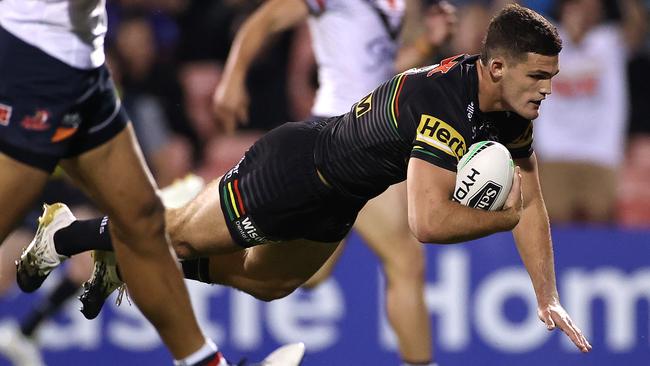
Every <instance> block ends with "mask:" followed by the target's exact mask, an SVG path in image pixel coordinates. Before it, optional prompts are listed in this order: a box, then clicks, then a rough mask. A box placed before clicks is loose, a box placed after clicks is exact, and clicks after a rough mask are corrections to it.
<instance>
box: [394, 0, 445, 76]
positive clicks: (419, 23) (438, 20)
mask: <svg viewBox="0 0 650 366" xmlns="http://www.w3.org/2000/svg"><path fill="white" fill-rule="evenodd" d="M456 22H457V17H456V8H455V7H454V6H453V5H452V4H451V3H449V2H447V1H445V0H443V1H440V2H438V3H437V4H432V5H428V6H426V7H425V6H423V4H422V1H420V0H407V1H406V12H405V15H404V26H403V28H402V32H401V34H400V43H401V44H402V46H401V47H400V49H399V51H398V53H397V58H396V60H395V70H397V71H398V72H401V71H404V70H407V69H410V68H412V67H418V66H422V65H423V64H425V63H428V62H429V61H430V59H431V57H432V56H433V55H434V54H435V53H436V52H438V50H439V49H440V47H441V46H442V45H443V44H444V43H445V42H446V41H447V40H448V39H449V38H450V37H451V35H452V34H453V31H454V28H455V25H456Z"/></svg>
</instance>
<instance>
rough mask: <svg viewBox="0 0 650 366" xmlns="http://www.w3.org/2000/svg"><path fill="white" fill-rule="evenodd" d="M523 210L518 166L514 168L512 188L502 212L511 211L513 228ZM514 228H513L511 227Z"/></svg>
mask: <svg viewBox="0 0 650 366" xmlns="http://www.w3.org/2000/svg"><path fill="white" fill-rule="evenodd" d="M523 209H524V197H523V194H522V191H521V168H519V167H518V166H516V167H515V174H514V175H513V177H512V188H510V193H509V194H508V197H507V198H506V202H505V203H504V204H503V210H504V211H508V210H512V211H513V214H515V215H516V217H515V218H514V219H515V220H514V221H515V223H514V224H515V226H516V225H517V223H518V222H519V218H520V217H521V212H522V210H523ZM513 227H514V226H513Z"/></svg>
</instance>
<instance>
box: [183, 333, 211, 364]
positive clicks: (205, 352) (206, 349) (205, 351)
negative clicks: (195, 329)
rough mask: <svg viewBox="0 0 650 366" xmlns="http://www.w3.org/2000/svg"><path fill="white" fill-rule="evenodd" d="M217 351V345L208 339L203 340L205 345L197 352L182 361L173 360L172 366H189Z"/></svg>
mask: <svg viewBox="0 0 650 366" xmlns="http://www.w3.org/2000/svg"><path fill="white" fill-rule="evenodd" d="M217 351H218V348H217V345H216V344H214V342H212V340H211V339H210V338H206V339H205V344H204V345H203V346H202V347H201V348H199V349H198V351H196V352H194V353H192V354H191V355H189V356H187V357H185V358H184V359H182V360H174V366H190V365H194V364H195V363H197V362H199V361H201V360H203V359H205V358H206V357H209V356H211V355H213V354H215V353H216V352H217Z"/></svg>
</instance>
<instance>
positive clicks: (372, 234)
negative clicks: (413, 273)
mask: <svg viewBox="0 0 650 366" xmlns="http://www.w3.org/2000/svg"><path fill="white" fill-rule="evenodd" d="M406 205H407V203H406V184H405V183H404V182H403V183H399V184H395V185H393V186H391V187H389V188H388V189H387V190H386V191H385V192H384V193H382V194H381V195H379V196H377V197H376V198H374V199H372V200H370V201H369V202H368V204H366V206H365V207H364V208H363V209H362V210H361V212H360V213H359V216H358V217H357V220H356V221H355V223H354V229H355V230H357V232H358V233H359V234H360V235H361V236H362V237H363V239H364V241H365V242H366V244H367V245H368V246H369V247H370V248H371V249H372V250H373V251H374V252H375V253H376V254H377V255H378V256H379V258H380V259H381V260H382V262H383V263H384V264H397V263H403V264H404V265H406V266H410V265H414V264H415V263H418V261H421V260H422V259H423V251H424V247H423V245H422V243H420V242H418V241H417V239H415V237H414V236H413V234H412V233H411V230H410V228H409V225H408V213H407V206H406ZM402 267H403V266H402Z"/></svg>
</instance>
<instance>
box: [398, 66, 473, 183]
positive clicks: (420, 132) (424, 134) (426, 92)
mask: <svg viewBox="0 0 650 366" xmlns="http://www.w3.org/2000/svg"><path fill="white" fill-rule="evenodd" d="M428 73H429V71H427V70H426V69H421V70H420V71H418V72H417V73H415V74H408V72H407V74H406V75H407V77H406V82H405V85H404V86H403V89H404V90H403V94H404V96H403V97H404V98H403V101H402V102H401V103H400V104H399V108H400V124H401V126H402V127H401V129H400V130H401V131H400V132H401V133H403V134H404V135H408V136H409V137H411V139H410V141H411V144H412V148H411V155H410V157H411V158H417V159H421V160H425V161H427V162H429V163H431V164H433V165H436V166H438V167H441V168H444V169H447V170H451V171H454V172H455V171H456V166H457V164H458V161H459V160H460V158H461V157H462V156H463V155H464V154H465V152H466V151H467V141H470V140H469V136H468V133H467V132H468V131H467V128H466V126H463V125H462V121H461V118H460V117H461V116H460V115H459V112H458V111H459V110H463V109H462V108H463V107H462V103H461V101H460V98H459V95H458V94H457V93H458V91H456V90H453V83H452V80H440V81H439V82H432V80H431V79H430V78H429V77H428V76H427V74H428ZM409 77H410V80H409ZM407 130H408V131H407Z"/></svg>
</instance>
